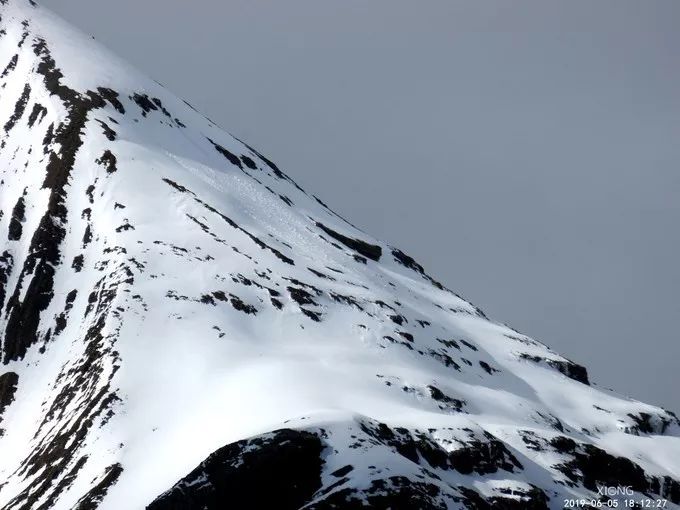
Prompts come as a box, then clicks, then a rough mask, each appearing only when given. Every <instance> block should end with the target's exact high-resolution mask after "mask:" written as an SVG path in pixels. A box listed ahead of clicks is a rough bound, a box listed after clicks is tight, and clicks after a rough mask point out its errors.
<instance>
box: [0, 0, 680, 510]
mask: <svg viewBox="0 0 680 510" xmlns="http://www.w3.org/2000/svg"><path fill="white" fill-rule="evenodd" d="M0 16H1V21H0V24H1V28H0V68H2V69H4V70H3V71H2V73H1V74H0V124H1V125H2V126H3V127H2V130H0V239H2V245H0V360H1V361H2V364H0V453H1V455H0V507H2V508H7V509H37V508H41V509H42V508H44V509H47V508H57V509H60V508H64V509H68V508H81V509H84V508H103V509H107V508H109V509H120V508H144V507H147V506H148V507H149V508H152V509H155V510H159V509H164V508H223V507H224V505H225V504H226V505H230V507H233V508H243V507H246V506H248V507H254V508H259V507H271V506H274V505H278V506H277V507H278V508H302V507H304V508H317V509H320V508H338V507H341V508H355V507H356V508H359V507H361V505H364V503H366V504H370V505H372V506H373V507H375V508H387V507H392V508H404V507H408V506H409V505H410V506H411V507H413V506H414V505H415V506H416V507H418V508H490V507H494V508H558V507H559V508H562V506H563V504H564V500H565V499H580V498H585V499H591V498H598V497H600V495H598V491H599V490H600V488H601V487H609V486H614V485H616V486H618V485H625V486H626V487H629V488H630V490H632V491H633V493H634V495H635V497H657V498H666V499H668V501H669V505H675V504H678V503H680V483H679V482H678V481H677V477H678V472H679V469H680V467H679V466H678V460H677V459H680V440H679V439H678V435H679V434H680V424H679V422H678V419H677V418H676V417H675V415H673V414H672V413H670V412H668V411H665V410H663V409H660V408H657V407H655V406H650V405H646V404H643V403H640V402H636V401H633V400H630V399H627V398H623V397H621V396H619V395H616V394H614V393H612V392H610V391H604V390H602V389H600V388H597V387H594V386H592V385H591V384H590V381H589V376H588V374H587V372H586V369H585V368H584V367H582V366H580V365H578V364H577V363H574V362H573V361H570V360H568V359H566V358H564V357H562V356H560V355H559V354H557V353H555V352H553V351H551V350H550V349H549V348H548V347H546V346H545V345H543V344H541V343H539V342H537V341H535V340H533V339H531V338H529V337H527V336H526V335H524V334H521V333H519V332H517V331H515V330H513V329H511V328H509V327H507V326H505V325H502V324H499V323H496V322H493V321H491V320H489V319H488V318H487V317H486V315H485V314H484V313H483V312H482V311H481V310H480V309H479V308H477V307H476V306H474V305H473V304H471V303H469V302H468V301H466V300H464V299H463V298H461V297H460V296H458V295H457V294H455V293H454V292H452V291H450V290H449V289H447V288H446V287H444V286H443V285H441V284H440V283H439V282H437V281H436V280H435V279H434V278H433V277H432V276H430V275H429V274H428V273H427V272H426V271H425V269H424V268H423V267H422V266H421V265H420V264H419V263H418V262H417V261H416V260H414V259H413V258H412V257H410V256H409V255H407V254H406V253H404V252H403V251H401V250H400V249H398V248H395V247H393V246H390V245H388V244H386V243H384V242H382V241H380V240H377V239H374V238H372V237H371V236H370V235H368V234H366V233H365V232H363V231H361V230H359V229H358V228H356V227H355V226H353V225H351V224H349V223H348V222H347V221H345V220H344V219H343V218H342V217H341V216H339V215H338V214H336V213H335V212H333V211H332V210H330V209H329V208H328V207H327V206H326V205H325V204H324V203H323V202H322V201H321V200H320V199H318V198H317V197H315V196H314V195H312V194H310V193H308V192H306V191H305V190H303V189H302V188H301V187H300V186H299V185H298V184H296V183H295V182H294V180H293V179H291V178H290V177H289V176H288V175H287V174H285V173H284V172H283V171H282V170H281V169H279V168H278V167H277V165H276V164H275V163H273V162H272V161H271V160H270V159H268V158H267V157H266V156H264V155H263V154H262V153H260V152H259V151H258V150H256V149H254V148H252V147H251V146H249V145H246V144H245V143H243V142H241V141H239V140H237V139H235V138H234V137H232V136H231V135H229V134H228V133H226V132H224V131H222V130H221V129H220V128H219V127H218V126H216V125H215V124H214V123H212V122H211V121H210V120H208V119H207V118H205V117H204V116H202V115H201V114H200V113H198V112H196V111H195V110H194V109H193V108H192V107H191V106H190V105H188V104H187V103H185V102H184V101H182V100H180V99H178V98H177V97H175V96H174V95H172V94H171V93H169V92H168V91H166V90H165V89H164V88H163V87H162V86H160V85H159V84H157V83H155V82H153V81H152V80H149V79H148V78H146V77H144V76H143V75H142V74H141V73H139V72H137V71H135V70H134V69H133V68H131V67H129V66H127V65H126V64H125V63H124V62H122V61H120V59H118V58H117V57H115V56H113V55H111V54H110V53H109V52H108V51H107V50H105V49H103V48H102V47H100V46H99V45H98V44H96V43H95V42H93V41H92V39H91V38H89V37H87V36H85V35H83V34H81V33H80V32H78V31H77V30H75V29H72V28H71V27H69V26H68V25H67V24H66V23H64V22H63V21H61V20H60V19H59V18H58V17H56V16H55V15H53V14H52V13H50V12H49V11H48V10H46V9H43V8H41V7H39V6H37V5H36V4H35V3H34V2H31V1H28V2H23V1H19V0H4V1H1V2H0ZM265 480H266V484H265ZM263 484H264V485H263ZM263 489H264V490H263ZM626 498H627V499H630V498H631V496H626ZM513 505H514V506H513ZM667 508H670V506H667Z"/></svg>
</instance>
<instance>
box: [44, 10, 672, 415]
mask: <svg viewBox="0 0 680 510" xmlns="http://www.w3.org/2000/svg"><path fill="white" fill-rule="evenodd" d="M42 3H43V4H44V5H46V6H48V7H50V8H52V9H53V10H55V11H56V12H58V13H60V14H61V15H62V16H63V17H65V18H66V19H68V20H70V21H71V22H73V23H74V24H76V25H77V26H79V27H80V28H82V29H84V30H85V31H87V32H89V33H91V34H93V35H95V37H96V38H97V39H98V40H100V41H101V42H103V43H104V44H105V45H107V46H109V47H110V48H111V49H113V50H114V51H116V52H117V53H118V54H120V55H121V56H123V57H124V58H126V59H127V60H129V61H131V62H132V63H134V64H135V65H136V66H138V67H139V68H141V69H142V70H144V71H145V72H146V73H147V74H149V75H150V76H151V77H152V78H155V79H156V80H158V81H160V82H161V83H163V84H164V85H166V86H167V87H168V88H169V89H170V90H172V91H173V92H175V93H177V94H178V95H180V96H182V97H184V98H185V99H187V100H189V101H190V102H191V103H192V104H194V105H195V106H196V107H197V108H198V109H200V110H201V111H203V112H205V113H207V114H208V116H210V117H211V118H212V119H213V120H215V121H216V122H217V123H218V124H220V125H222V126H224V127H225V128H226V129H227V130H228V131H230V132H231V133H232V134H234V135H236V136H238V137H239V138H242V139H244V140H246V141H247V142H248V143H250V144H252V145H254V146H255V147H257V148H260V149H261V150H262V151H263V152H264V153H265V154H267V155H268V156H270V157H271V158H272V159H273V160H274V161H276V162H277V163H278V164H279V165H280V166H281V167H282V168H284V169H285V171H286V172H288V173H289V174H290V175H291V176H293V177H294V178H295V179H296V180H297V181H298V182H300V183H301V185H303V187H305V188H307V189H309V190H311V191H313V192H314V193H316V194H317V195H318V196H320V197H321V198H322V199H323V200H324V201H325V202H327V203H328V204H329V205H331V206H332V207H333V208H334V209H335V210H336V211H338V212H339V213H341V214H343V215H344V216H346V217H348V219H349V220H350V221H352V222H353V223H356V224H358V225H359V226H361V227H363V228H364V229H365V230H366V231H367V232H370V233H371V234H373V235H375V236H377V237H379V238H381V239H383V240H386V241H388V242H390V243H392V244H395V245H397V246H399V247H401V248H402V249H404V250H405V251H406V252H408V253H410V254H411V255H413V256H414V257H415V258H416V259H417V260H418V261H420V262H421V263H422V264H423V265H425V266H426V268H428V270H430V271H431V272H432V273H433V274H435V275H436V276H437V277H438V279H440V280H442V282H443V283H445V284H446V285H447V286H449V287H451V288H453V289H454V290H456V291H458V292H459V293H461V294H462V295H463V296H464V297H466V298H468V299H470V300H471V301H472V302H474V303H475V304H477V305H479V306H481V307H482V308H483V309H484V310H485V311H486V312H487V313H488V314H490V316H492V317H493V318H495V319H498V320H501V321H504V322H507V323H509V324H510V325H512V326H514V327H515V328H517V329H519V330H520V331H522V332H524V333H526V334H529V335H531V336H533V337H535V338H537V339H539V340H541V341H543V342H545V343H546V344H548V345H549V346H550V347H552V348H554V349H555V350H557V351H559V352H560V353H562V354H564V355H566V356H568V357H571V358H572V359H574V360H575V361H577V362H580V363H583V364H585V365H586V366H587V367H588V368H589V371H590V373H591V378H592V379H593V380H594V381H595V382H596V383H598V384H600V385H602V386H606V387H613V388H615V389H617V390H618V391H620V392H622V393H624V394H628V395H630V396H633V397H635V398H639V399H642V400H645V401H647V402H650V403H656V404H661V405H664V406H666V407H668V408H670V409H671V410H675V411H680V391H678V390H679V389H680V388H679V386H680V376H679V375H678V373H680V368H679V365H678V361H679V360H680V341H679V340H680V338H679V336H680V335H679V334H678V327H677V322H678V318H680V256H679V255H680V253H679V252H680V229H679V228H678V220H679V219H680V65H679V61H678V58H679V57H680V30H678V22H680V2H677V1H675V0H667V1H661V0H655V1H647V2H640V1H636V0H634V1H625V0H610V1H598V2H593V1H584V0H573V1H566V0H565V1H560V2H557V1H545V0H540V1H539V0H536V1H528V0H521V1H520V0H514V1H513V2H508V1H506V0H497V1H490V0H489V1H484V2H477V1H472V0H470V1H465V2H462V1H454V0H442V1H439V0H436V1H435V0H428V1H424V2H414V1H411V0H408V1H407V0H370V1H366V0H335V1H327V0H287V1H286V2H278V1H273V0H272V1H263V0H239V1H224V0H219V1H218V0H192V1H191V2H179V1H176V0H144V1H143V2H140V1H139V0H117V1H116V2H111V1H109V0H58V1H57V0H43V2H42Z"/></svg>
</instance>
